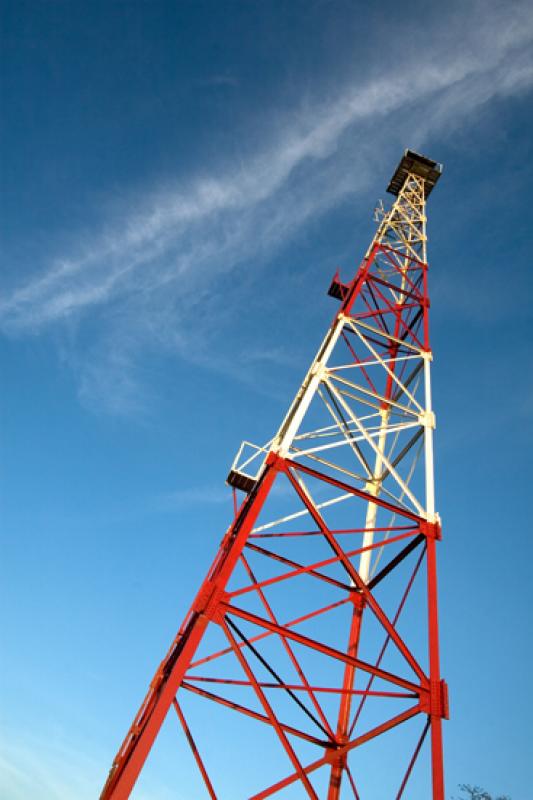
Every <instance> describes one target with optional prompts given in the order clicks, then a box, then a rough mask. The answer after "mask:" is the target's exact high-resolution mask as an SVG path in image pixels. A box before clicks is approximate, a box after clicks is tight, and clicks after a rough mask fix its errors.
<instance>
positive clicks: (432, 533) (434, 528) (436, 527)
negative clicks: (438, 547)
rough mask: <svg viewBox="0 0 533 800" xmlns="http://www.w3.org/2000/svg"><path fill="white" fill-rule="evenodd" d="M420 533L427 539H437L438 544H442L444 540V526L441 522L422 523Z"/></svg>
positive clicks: (425, 521) (423, 521)
mask: <svg viewBox="0 0 533 800" xmlns="http://www.w3.org/2000/svg"><path fill="white" fill-rule="evenodd" d="M420 533H422V534H423V535H424V536H425V537H426V539H435V540H436V541H437V542H440V541H441V539H442V526H441V524H440V521H439V520H437V521H436V522H429V521H428V520H422V521H421V522H420Z"/></svg>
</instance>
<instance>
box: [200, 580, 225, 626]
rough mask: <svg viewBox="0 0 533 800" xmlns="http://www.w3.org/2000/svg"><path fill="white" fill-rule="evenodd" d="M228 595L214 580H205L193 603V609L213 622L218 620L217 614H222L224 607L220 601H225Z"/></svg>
mask: <svg viewBox="0 0 533 800" xmlns="http://www.w3.org/2000/svg"><path fill="white" fill-rule="evenodd" d="M228 597H229V595H228V593H227V592H225V591H224V589H222V588H221V587H220V586H218V584H216V583H215V582H214V581H206V583H205V584H204V586H203V587H202V589H201V590H200V592H199V594H198V596H197V598H196V600H195V603H194V606H193V608H194V610H195V611H196V613H197V614H200V615H201V616H204V617H207V619H209V620H212V621H213V622H220V620H219V619H218V617H219V616H224V609H223V608H221V603H223V602H224V601H227V599H228Z"/></svg>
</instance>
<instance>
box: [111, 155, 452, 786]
mask: <svg viewBox="0 0 533 800" xmlns="http://www.w3.org/2000/svg"><path fill="white" fill-rule="evenodd" d="M440 173H441V167H440V165H438V164H437V163H436V162H434V161H431V160H430V159H428V158H425V157H424V156H420V155H418V154H416V153H414V152H412V151H409V150H407V151H406V152H405V155H404V156H403V158H402V160H401V161H400V164H399V165H398V167H397V169H396V171H395V173H394V175H393V178H392V180H391V182H390V184H389V187H388V191H389V192H391V193H392V194H394V195H395V196H396V200H395V202H394V204H393V206H392V208H391V209H390V211H388V212H386V213H385V212H384V211H381V221H380V223H379V226H378V230H377V232H376V235H375V237H374V239H373V241H372V243H371V245H370V247H369V248H368V250H367V252H366V255H365V257H364V258H363V261H362V262H361V265H360V266H359V269H358V270H357V273H356V275H355V277H354V279H353V280H352V281H351V282H350V283H347V284H344V283H342V282H341V280H340V278H339V276H338V274H337V275H336V276H335V278H334V279H333V282H332V284H331V286H330V290H329V294H330V295H332V296H333V297H335V298H336V299H337V300H340V308H339V310H338V312H337V313H336V314H335V317H334V319H333V321H332V324H331V326H330V328H329V330H328V332H327V334H326V337H325V339H324V341H323V342H322V345H321V346H320V348H319V350H318V353H317V355H316V357H315V359H314V361H313V363H312V364H311V367H310V369H309V371H308V373H307V375H306V376H305V378H304V380H303V382H302V385H301V387H300V389H299V390H298V392H297V394H296V397H295V398H294V400H293V402H292V404H291V406H290V408H289V411H288V413H287V415H286V417H285V419H284V420H283V422H282V424H281V426H280V428H279V431H278V433H277V434H276V436H275V437H274V438H273V439H272V440H271V441H270V442H268V443H267V444H266V445H264V446H263V447H256V446H254V445H250V444H249V443H246V442H245V443H243V446H241V449H240V450H239V452H238V454H237V457H236V460H235V462H234V464H233V466H232V469H231V471H230V473H229V475H228V483H229V484H230V485H231V486H232V487H233V489H234V492H235V493H236V492H237V491H242V492H243V493H244V494H245V498H244V500H243V502H242V505H241V506H240V508H239V509H238V510H237V511H236V516H235V520H234V521H233V523H232V525H231V526H230V528H229V529H228V531H227V532H226V534H225V536H224V538H223V540H222V543H221V547H220V550H219V552H218V554H217V556H216V558H215V561H214V563H213V565H212V567H211V569H210V571H209V573H208V576H207V578H206V580H205V581H204V583H203V585H202V587H201V588H200V591H199V593H198V595H197V597H196V599H195V601H194V603H193V605H192V607H191V610H190V611H189V614H188V615H187V617H186V619H185V621H184V623H183V625H182V627H181V629H180V631H179V633H178V635H177V637H176V639H175V641H174V642H173V643H172V646H171V648H170V650H169V652H168V654H167V656H166V658H165V659H164V660H163V662H162V663H161V665H160V667H159V670H158V671H157V673H156V675H155V677H154V679H153V681H152V683H151V684H150V689H149V691H148V694H147V696H146V698H145V700H144V702H143V704H142V706H141V709H140V711H139V712H138V714H137V716H136V718H135V720H134V723H133V725H132V727H131V728H130V731H129V732H128V734H127V736H126V739H125V741H124V743H123V745H122V747H121V749H120V750H119V753H118V754H117V756H116V758H115V761H114V763H113V766H112V768H111V771H110V774H109V778H108V780H107V783H106V785H105V787H104V790H103V792H102V795H101V797H102V799H103V800H110V799H111V798H113V800H120V799H121V798H126V797H128V796H129V794H130V792H131V790H132V788H133V786H134V784H135V781H136V780H137V778H138V776H139V773H140V771H141V770H142V767H143V764H144V761H145V759H146V757H147V755H148V753H149V751H150V749H151V747H152V744H153V742H154V740H155V738H156V736H157V734H158V732H159V729H160V727H161V725H162V723H163V721H164V720H165V717H166V716H167V713H168V712H169V710H171V707H172V709H174V711H175V713H176V715H177V718H178V720H179V722H180V724H181V726H182V728H183V730H184V732H185V735H186V738H187V740H188V742H189V744H190V745H191V749H192V754H193V758H194V760H195V761H196V764H197V766H198V768H199V772H200V775H201V778H202V779H203V783H204V786H205V791H206V796H208V797H211V798H216V797H220V798H222V797H227V798H231V800H235V798H236V797H238V796H240V797H251V798H252V800H253V799H254V798H255V800H259V798H266V797H270V796H274V795H276V794H278V793H280V795H283V797H295V798H296V797H302V796H308V797H312V798H319V797H324V798H326V797H327V798H328V800H339V799H340V798H341V797H349V796H351V797H355V798H356V799H357V798H359V797H362V796H363V793H361V794H360V793H359V792H360V791H362V789H361V787H363V788H365V787H367V786H370V785H372V786H373V788H374V789H377V790H378V794H379V796H380V797H386V796H390V797H396V798H397V799H398V798H400V797H401V796H402V795H403V792H404V790H405V787H406V785H407V781H408V780H409V779H410V777H411V774H412V772H413V769H414V766H415V762H416V761H417V759H418V756H419V753H420V752H421V750H422V745H423V742H424V739H425V737H426V734H427V732H428V730H431V737H430V739H431V759H430V761H431V792H432V797H433V800H444V779H443V764H442V739H441V720H442V718H443V717H446V716H447V693H446V686H445V684H444V682H443V681H442V680H441V677H440V666H439V651H438V617H437V595H436V560H435V559H436V552H435V551H436V541H437V540H438V539H439V538H440V523H439V519H438V516H437V514H436V512H435V499H434V478H433V429H434V427H435V417H434V414H433V411H432V406H431V386H430V365H431V359H432V355H431V349H430V344H429V318H428V310H429V297H428V287H427V259H426V214H425V206H426V199H427V197H428V195H429V194H430V192H431V191H432V189H433V187H434V186H435V184H436V182H437V180H438V178H439V177H440ZM423 564H425V568H426V615H427V616H426V620H425V621H424V620H422V618H421V616H420V607H419V602H418V600H417V605H416V608H415V609H414V613H415V617H416V618H417V621H415V624H414V625H413V626H412V627H413V629H412V630H408V633H409V634H410V635H411V638H413V640H414V641H413V644H412V645H408V644H407V641H406V639H407V637H406V636H404V634H403V631H402V633H400V626H401V624H402V621H401V620H400V617H402V615H403V617H405V616H407V612H406V611H405V612H404V608H405V607H406V605H407V606H408V607H409V604H408V603H407V600H408V596H409V594H410V593H412V590H413V592H415V591H417V588H416V587H417V586H418V584H419V583H420V580H417V576H418V575H419V573H420V571H421V568H422V565H423ZM413 586H414V587H415V589H413ZM419 590H420V587H418V591H419ZM411 606H412V604H411ZM412 613H413V611H412V612H411V616H412ZM403 617H402V618H403ZM424 628H425V629H426V631H427V635H426V637H425V638H426V647H427V650H426V653H424V652H423V651H422V652H421V653H420V654H419V653H418V652H416V653H415V649H417V648H418V650H421V642H420V641H419V638H420V636H419V631H420V630H422V629H424ZM221 640H222V644H223V646H222V647H221ZM367 654H368V655H367ZM363 656H364V658H363ZM424 664H427V665H426V666H425V665H424ZM178 690H179V695H180V697H181V696H182V695H183V697H184V701H185V699H186V702H187V703H188V708H187V717H188V719H186V714H185V711H184V704H183V706H182V701H181V700H180V701H179V702H178V694H177V693H178ZM193 700H194V701H197V702H198V703H203V704H205V703H206V702H207V701H209V702H210V703H211V704H213V707H214V708H215V707H216V708H217V711H218V710H219V709H225V710H227V711H228V714H229V713H230V711H231V712H232V716H233V718H234V719H235V718H237V719H238V720H239V721H240V720H245V721H246V723H247V725H248V726H249V725H250V724H252V723H251V722H250V721H252V722H253V725H255V727H256V728H258V729H261V730H262V731H265V729H267V730H270V733H271V736H272V738H273V742H274V743H277V746H278V747H280V748H281V752H284V753H285V756H286V758H287V767H288V768H289V770H290V772H289V774H288V775H287V774H285V775H284V776H282V777H280V778H278V777H277V773H276V770H275V768H274V760H273V761H272V770H270V769H269V763H268V751H267V754H266V756H265V757H263V758H260V759H259V762H258V765H257V768H256V769H254V772H253V777H252V778H251V781H252V784H253V783H254V780H255V779H256V780H257V783H256V784H255V785H250V786H249V787H246V788H244V786H243V781H244V777H243V776H242V777H241V778H240V779H239V780H235V785H234V787H233V788H230V784H231V780H230V776H229V775H228V774H227V773H224V774H222V775H218V776H216V777H215V776H214V774H213V772H212V770H211V768H210V765H209V764H208V763H207V761H204V759H203V758H202V756H201V747H200V744H199V742H197V741H196V738H193V733H192V731H193V726H194V724H195V723H194V721H193V720H194V716H195V713H198V711H195V708H194V707H193V702H192V701H193ZM387 704H388V707H389V712H387ZM391 710H394V711H395V712H396V713H394V714H393V715H392V716H390V713H391ZM418 716H421V717H422V718H423V720H424V723H423V726H422V730H421V732H420V735H419V736H418V738H417V739H416V738H415V744H414V749H412V751H411V752H410V753H408V754H407V755H406V757H405V765H404V768H403V770H402V769H400V766H401V765H400V763H398V765H397V767H396V768H397V771H398V779H397V785H396V786H395V788H391V787H389V786H388V785H387V781H386V780H385V778H384V776H383V775H380V774H378V775H377V777H376V774H375V772H372V771H371V770H370V769H369V768H368V761H367V759H366V758H365V748H364V745H365V744H366V743H367V742H370V741H374V742H376V741H377V740H379V741H381V739H383V742H384V747H385V746H386V739H387V736H388V737H389V738H390V736H391V735H392V734H391V733H390V732H391V731H392V730H393V729H395V728H397V727H398V726H400V725H401V726H402V730H405V731H406V733H405V736H404V738H405V739H406V745H407V739H408V738H409V737H410V736H412V735H413V733H412V727H413V725H414V724H415V718H416V717H418ZM258 723H261V725H258ZM233 724H235V723H232V725H233ZM221 726H222V727H221V728H220V730H217V728H216V725H215V726H214V727H213V729H212V730H210V732H209V735H210V737H211V738H216V736H217V733H219V734H221V735H222V741H224V733H223V732H224V726H225V723H224V722H221ZM245 728H246V726H245ZM231 731H232V739H233V737H234V745H233V746H234V749H235V754H236V759H238V760H240V761H241V763H242V762H243V758H245V756H244V753H245V750H246V747H247V746H250V742H253V741H254V738H253V737H254V736H255V734H254V733H252V732H251V731H250V729H249V727H248V728H246V730H244V731H243V733H242V734H241V739H238V735H237V733H236V732H235V733H234V731H236V728H235V729H234V728H233V727H232V728H231ZM407 731H409V733H407ZM226 745H227V743H226ZM309 748H311V749H314V750H315V751H317V750H318V757H317V753H316V752H315V755H314V757H312V758H311V760H309V757H310V755H309ZM252 749H253V748H252ZM396 752H397V748H396V746H395V747H394V750H393V753H392V755H393V758H392V761H387V770H388V771H390V772H391V774H392V772H394V768H395V767H394V766H393V764H394V763H395V760H396ZM255 756H256V757H257V753H255ZM265 759H266V760H265ZM398 762H399V759H398ZM244 763H248V759H247V757H246V760H245V761H244ZM250 763H251V762H250ZM214 766H215V770H216V765H214ZM389 767H390V769H389ZM263 773H264V774H263ZM232 777H235V776H234V775H233V773H232ZM383 780H385V785H383V786H382V787H381V788H380V786H381V783H382V782H383ZM372 781H374V783H373V784H372V783H371V782H372ZM376 781H378V783H379V784H380V786H378V785H376ZM369 782H370V783H369ZM215 787H218V788H215ZM237 787H238V788H237ZM291 791H292V792H295V793H294V794H290V792H291ZM429 791H430V790H429V788H428V791H427V793H428V794H429ZM217 792H220V794H217ZM287 792H289V794H287Z"/></svg>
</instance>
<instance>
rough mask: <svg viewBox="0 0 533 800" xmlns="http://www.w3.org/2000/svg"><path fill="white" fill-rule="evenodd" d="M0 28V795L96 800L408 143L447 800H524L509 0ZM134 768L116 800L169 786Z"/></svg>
mask: <svg viewBox="0 0 533 800" xmlns="http://www.w3.org/2000/svg"><path fill="white" fill-rule="evenodd" d="M1 13H2V29H3V33H2V38H3V41H2V69H1V73H2V74H1V80H2V105H3V109H4V114H3V117H4V121H3V126H2V152H3V160H2V183H3V192H2V209H1V211H2V222H1V230H2V262H3V266H2V272H1V275H2V277H1V282H2V285H1V293H0V326H1V328H2V333H3V336H2V340H1V342H0V347H1V351H2V362H3V365H4V384H3V385H4V390H3V392H2V401H1V402H2V447H1V503H2V520H3V524H2V567H1V570H2V574H1V585H2V603H1V613H2V623H1V630H2V640H3V641H2V651H3V655H2V667H1V675H0V680H1V683H2V704H1V709H0V710H1V722H2V728H3V733H2V741H3V748H2V755H1V761H0V765H1V769H0V795H1V796H2V797H5V798H6V800H23V799H24V800H26V798H35V797H39V798H42V800H67V798H69V799H70V798H73V797H76V798H79V799H80V800H85V798H93V797H95V796H97V793H98V791H99V788H100V787H101V784H102V782H103V780H104V777H105V775H106V773H107V769H108V768H109V765H110V761H111V759H112V757H113V755H114V753H115V751H116V748H117V746H118V744H119V743H120V741H121V740H122V737H123V735H124V734H125V732H126V730H127V727H128V726H129V724H130V722H131V719H132V718H133V715H134V713H135V711H136V709H137V707H138V705H139V703H140V701H141V699H142V697H143V695H144V692H145V690H146V687H147V684H148V682H149V680H150V679H151V677H152V674H153V672H154V669H155V667H156V666H157V664H158V663H159V661H160V659H161V657H162V656H163V654H164V652H165V651H166V648H167V646H168V644H169V642H170V640H171V638H172V637H173V635H174V633H175V631H176V629H177V627H178V626H179V624H180V622H181V620H182V618H183V616H184V614H185V612H186V610H187V608H188V605H189V603H190V600H191V598H192V595H193V593H194V592H195V590H196V588H197V586H198V584H199V582H200V581H201V580H202V578H203V576H204V574H205V571H206V569H207V566H208V564H209V562H210V560H211V558H212V555H213V554H214V552H215V549H216V547H217V545H218V542H219V541H220V538H221V535H222V533H223V531H224V529H225V528H226V526H227V525H228V523H229V521H230V516H231V497H230V493H229V490H228V489H227V488H226V487H225V486H224V479H225V476H226V474H227V468H228V465H229V463H230V462H231V460H232V459H233V455H234V453H235V451H236V449H237V447H238V445H239V444H240V441H241V439H243V438H246V439H250V440H252V441H258V442H262V441H264V440H266V439H267V438H269V436H270V435H272V433H273V432H274V431H275V429H276V428H277V426H278V424H279V421H280V418H281V417H282V415H283V414H284V412H285V410H286V408H287V406H288V403H289V401H290V399H291V396H292V394H293V393H294V391H295V390H296V388H297V386H298V384H299V381H300V380H301V378H302V376H303V374H304V373H305V371H306V367H307V364H308V362H309V360H310V359H311V357H312V356H313V354H314V351H315V350H316V347H317V345H318V342H319V340H320V339H321V336H322V333H323V330H324V329H325V327H326V325H327V324H328V323H329V320H330V318H331V315H332V313H333V311H334V301H332V300H331V299H330V298H328V297H327V296H326V295H325V292H326V289H327V287H328V285H329V280H330V277H331V274H332V273H333V272H334V271H335V269H336V268H337V267H340V268H341V270H342V273H343V275H344V276H345V277H347V278H348V277H350V276H351V275H352V274H353V271H354V268H355V266H356V264H357V262H358V259H359V257H360V256H361V254H362V252H363V250H364V249H366V246H367V244H368V241H369V240H370V238H371V237H372V235H373V231H374V223H373V222H372V210H373V208H374V205H375V203H376V201H377V200H378V199H379V198H383V199H384V200H386V195H385V188H386V185H387V182H388V179H389V177H390V175H391V174H392V171H393V169H394V167H395V165H396V163H397V161H398V159H399V157H400V155H401V153H402V151H403V149H404V148H405V147H410V148H412V149H415V150H419V151H422V152H424V153H426V154H427V155H429V156H430V157H432V158H435V159H437V160H438V161H441V162H443V163H444V165H445V172H444V176H443V178H442V181H441V182H440V184H439V186H438V188H437V189H436V190H435V192H434V194H433V195H432V197H431V201H430V204H429V255H430V264H431V275H430V280H431V295H432V338H433V343H434V352H435V364H434V402H435V407H436V411H437V423H438V428H437V437H436V448H437V490H438V508H439V510H440V513H441V515H442V517H443V521H444V542H443V544H442V545H441V547H440V549H439V556H440V599H441V613H442V649H443V672H444V674H445V676H446V677H447V679H448V682H449V684H450V692H451V710H452V719H451V721H450V722H449V723H447V724H446V726H445V736H446V738H445V747H446V762H447V785H448V795H450V796H451V795H452V794H453V793H454V792H455V787H456V785H457V784H458V783H460V782H472V783H479V784H481V785H484V786H486V787H487V788H488V789H490V790H492V791H494V792H502V793H508V794H509V795H510V796H511V797H512V800H527V798H528V796H529V795H528V792H530V791H531V787H530V770H527V769H526V765H527V764H528V761H529V763H530V760H531V756H532V753H531V748H530V745H529V744H528V736H529V726H528V714H529V715H530V714H531V708H529V709H527V707H526V706H527V704H528V703H530V700H529V697H527V696H525V695H524V691H527V689H526V687H527V686H528V685H529V681H530V670H529V668H528V665H529V664H530V663H531V658H532V656H533V654H532V652H531V644H530V642H529V641H528V637H527V626H528V624H529V616H528V614H529V609H528V605H529V604H530V597H529V594H530V592H529V582H530V575H529V570H528V565H529V561H530V559H531V556H532V555H533V552H532V545H531V537H530V526H531V519H530V517H531V515H530V513H529V507H528V500H529V494H530V487H529V480H528V477H529V471H530V463H529V462H530V457H529V454H530V451H531V445H532V443H533V436H532V428H531V413H532V406H533V382H532V378H531V375H532V372H531V333H530V331H531V303H530V297H531V291H532V289H533V286H532V277H531V269H530V260H531V259H530V251H531V246H532V244H533V234H532V232H531V231H532V230H533V226H532V224H531V223H532V219H531V210H530V198H529V192H530V183H531V157H532V148H531V141H532V119H533V97H532V88H533V47H532V44H533V10H532V8H531V6H530V4H528V3H520V2H505V3H503V2H502V3H498V2H448V3H445V4H444V3H422V2H406V3H402V4H398V3H389V2H381V3H379V4H378V3H376V4H369V3H362V2H357V1H355V0H354V1H353V2H348V1H346V2H344V1H343V0H332V1H331V2H328V0H315V2H309V1H308V2H300V1H299V0H293V2H290V3H285V2H275V1H274V0H265V2H258V1H257V2H244V1H243V2H230V1H229V0H228V1H227V2H206V1H204V0H198V2H194V3H192V2H182V3H170V2H169V3H166V2H154V3H143V2H133V1H131V2H115V3H108V2H97V0H93V2H90V3H83V2H47V3H42V2H4V3H2V11H1ZM165 736H166V734H165ZM529 738H530V737H529ZM165 747H166V740H165V742H163V744H162V748H161V771H160V772H158V771H157V770H156V769H155V768H154V770H153V773H150V774H149V775H148V778H147V781H146V785H143V787H141V790H140V791H139V793H138V797H139V798H143V797H144V798H145V800H147V799H148V798H150V800H159V799H161V800H164V799H165V798H170V797H176V796H177V795H176V794H175V792H173V790H172V788H171V787H172V783H171V778H173V777H174V776H173V774H171V773H168V772H166V771H165V770H166V767H165V766H164V765H163V755H164V753H165ZM168 748H169V749H170V743H168ZM528 748H529V752H528ZM157 758H159V755H157V754H156V764H157ZM191 791H193V790H192V789H191ZM191 796H194V795H190V794H185V795H184V798H186V799H187V798H189V797H191Z"/></svg>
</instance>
